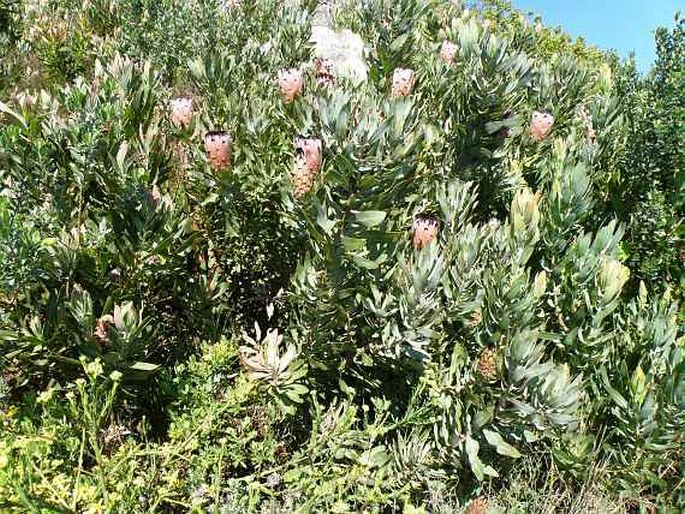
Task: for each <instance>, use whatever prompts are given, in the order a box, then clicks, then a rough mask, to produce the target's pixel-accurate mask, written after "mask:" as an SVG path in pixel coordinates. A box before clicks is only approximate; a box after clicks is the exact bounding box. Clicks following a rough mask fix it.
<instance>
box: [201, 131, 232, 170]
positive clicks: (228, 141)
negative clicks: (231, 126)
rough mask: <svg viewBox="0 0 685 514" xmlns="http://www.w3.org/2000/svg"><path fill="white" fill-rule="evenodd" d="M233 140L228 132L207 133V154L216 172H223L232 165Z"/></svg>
mask: <svg viewBox="0 0 685 514" xmlns="http://www.w3.org/2000/svg"><path fill="white" fill-rule="evenodd" d="M232 151H233V139H232V138H231V135H230V134H229V133H228V132H207V134H205V152H206V153H207V158H208V159H209V164H210V165H211V166H212V169H213V170H214V171H223V170H226V169H228V168H229V167H230V165H231V153H232Z"/></svg>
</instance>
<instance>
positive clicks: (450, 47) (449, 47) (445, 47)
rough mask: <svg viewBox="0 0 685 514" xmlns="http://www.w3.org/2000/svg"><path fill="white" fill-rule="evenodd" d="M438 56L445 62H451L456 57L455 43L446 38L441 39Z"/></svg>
mask: <svg viewBox="0 0 685 514" xmlns="http://www.w3.org/2000/svg"><path fill="white" fill-rule="evenodd" d="M440 57H441V58H442V60H443V61H445V62H446V63H447V64H452V63H453V62H454V60H455V59H456V57H457V45H455V44H454V43H452V42H451V41H448V40H445V41H443V42H442V46H441V47H440Z"/></svg>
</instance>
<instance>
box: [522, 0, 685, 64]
mask: <svg viewBox="0 0 685 514" xmlns="http://www.w3.org/2000/svg"><path fill="white" fill-rule="evenodd" d="M513 3H514V5H515V6H516V7H518V8H519V9H521V10H523V11H534V12H536V13H538V14H540V15H542V18H543V20H544V22H545V24H546V25H553V26H556V25H561V26H562V27H564V30H565V31H566V32H568V33H569V34H571V35H572V36H574V37H575V36H583V37H584V38H585V40H586V41H587V42H588V43H591V44H593V45H596V46H598V47H600V48H605V49H614V50H617V51H618V52H619V54H620V55H622V56H624V57H627V56H628V54H630V52H631V51H633V50H634V51H635V59H636V62H637V64H638V68H639V69H640V70H641V71H648V70H649V67H650V65H651V63H652V62H653V61H654V55H655V52H654V29H655V28H656V27H658V26H660V25H667V26H670V27H672V26H673V25H674V22H673V16H674V14H675V12H676V11H677V10H681V11H683V12H685V2H684V1H683V0H513Z"/></svg>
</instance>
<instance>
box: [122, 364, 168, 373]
mask: <svg viewBox="0 0 685 514" xmlns="http://www.w3.org/2000/svg"><path fill="white" fill-rule="evenodd" d="M160 367H161V366H160V365H159V364H152V363H151V362H142V361H138V362H136V363H135V364H132V365H131V366H129V367H128V369H130V370H131V371H145V372H147V373H152V372H154V371H157V370H158V369H159V368H160Z"/></svg>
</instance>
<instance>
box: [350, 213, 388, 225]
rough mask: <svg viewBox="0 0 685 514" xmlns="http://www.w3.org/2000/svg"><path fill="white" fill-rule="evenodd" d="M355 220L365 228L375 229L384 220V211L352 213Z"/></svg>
mask: <svg viewBox="0 0 685 514" xmlns="http://www.w3.org/2000/svg"><path fill="white" fill-rule="evenodd" d="M352 214H354V217H355V218H356V220H357V221H358V222H359V223H361V224H362V225H364V226H365V227H366V228H373V227H377V226H378V225H380V224H381V223H383V220H384V219H385V216H386V214H387V213H386V212H385V211H352Z"/></svg>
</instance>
